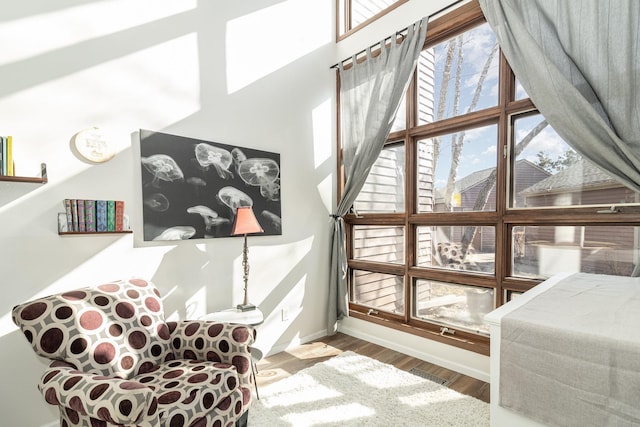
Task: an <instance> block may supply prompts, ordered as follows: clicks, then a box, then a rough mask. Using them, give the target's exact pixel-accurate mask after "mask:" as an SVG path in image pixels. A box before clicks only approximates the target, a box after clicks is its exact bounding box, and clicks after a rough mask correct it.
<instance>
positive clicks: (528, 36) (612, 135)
mask: <svg viewBox="0 0 640 427" xmlns="http://www.w3.org/2000/svg"><path fill="white" fill-rule="evenodd" d="M480 7H481V8H482V11H483V13H484V15H485V17H486V18H487V21H488V22H489V25H491V27H492V28H493V30H494V32H495V33H496V37H497V39H498V43H499V44H500V47H501V48H502V51H503V53H504V55H505V57H506V58H507V61H508V62H509V64H510V65H511V68H512V69H513V70H514V72H515V74H516V76H517V77H518V80H519V81H520V82H521V84H522V86H523V87H524V88H525V90H526V91H527V93H528V94H529V96H530V97H531V99H532V100H533V102H534V103H535V104H536V106H537V107H538V108H539V109H540V112H541V113H542V114H543V115H544V117H545V118H546V119H547V121H548V122H549V124H550V125H551V126H552V127H553V128H554V129H555V130H556V132H557V133H558V134H559V135H560V136H561V137H562V138H563V139H564V140H565V141H566V142H567V143H568V144H569V145H571V147H573V148H574V149H575V150H576V151H577V152H578V153H580V154H581V155H582V156H583V157H585V158H587V159H589V160H591V161H592V162H593V163H594V164H596V165H598V166H599V167H600V168H602V169H603V170H605V171H607V172H608V173H609V174H611V175H612V176H614V177H616V178H617V179H618V180H620V181H621V182H622V183H624V184H625V185H626V186H628V187H629V188H631V189H633V190H636V191H640V93H639V91H640V30H639V29H640V19H639V18H640V1H638V0H526V1H524V0H480Z"/></svg>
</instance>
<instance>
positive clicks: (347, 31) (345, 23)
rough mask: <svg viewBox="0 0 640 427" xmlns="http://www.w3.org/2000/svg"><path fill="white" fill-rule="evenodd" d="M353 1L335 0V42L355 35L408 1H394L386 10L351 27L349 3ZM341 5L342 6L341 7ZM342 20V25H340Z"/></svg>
mask: <svg viewBox="0 0 640 427" xmlns="http://www.w3.org/2000/svg"><path fill="white" fill-rule="evenodd" d="M352 1H353V0H336V42H338V41H340V40H344V39H345V38H347V37H349V36H350V35H352V34H354V33H356V32H357V31H359V30H361V29H362V28H364V27H366V26H367V25H369V24H371V23H372V22H374V21H376V20H378V19H380V18H382V17H383V16H385V15H386V14H388V13H389V12H391V11H392V10H394V9H397V8H398V7H400V6H402V5H403V4H405V3H407V2H408V1H409V0H396V1H395V3H393V4H392V5H390V6H389V7H387V8H386V9H383V10H381V11H380V12H378V13H377V14H375V15H373V16H372V17H370V18H369V19H367V20H365V21H364V22H361V23H360V24H358V25H356V26H353V25H352V22H351V21H352V18H351V3H352ZM341 3H342V5H341ZM341 20H342V24H341Z"/></svg>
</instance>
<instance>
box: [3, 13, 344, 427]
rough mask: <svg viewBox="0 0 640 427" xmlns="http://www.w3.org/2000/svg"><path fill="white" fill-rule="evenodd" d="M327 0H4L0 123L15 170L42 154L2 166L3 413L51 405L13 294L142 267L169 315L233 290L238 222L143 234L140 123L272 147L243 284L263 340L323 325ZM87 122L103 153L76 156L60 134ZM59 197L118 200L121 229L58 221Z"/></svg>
mask: <svg viewBox="0 0 640 427" xmlns="http://www.w3.org/2000/svg"><path fill="white" fill-rule="evenodd" d="M333 8H334V6H333V2H332V1H330V0H325V1H322V2H313V4H310V3H309V2H308V1H307V0H288V1H282V0H251V1H248V0H244V1H233V2H217V1H216V2H214V1H207V0H200V1H195V0H109V1H95V0H94V1H84V0H83V1H80V0H60V1H55V2H52V1H50V0H37V1H30V2H13V3H12V2H3V3H2V5H1V6H0V46H2V49H1V52H0V134H1V135H13V137H14V148H15V159H16V166H17V171H18V173H19V174H20V175H28V176H35V175H37V174H38V170H39V165H40V163H41V162H44V163H46V164H47V166H48V170H49V183H48V184H45V185H38V184H14V183H4V182H0V224H2V225H1V226H0V275H1V277H2V280H1V282H0V283H1V284H2V285H1V286H2V291H3V297H2V299H1V300H0V301H1V302H0V348H1V349H2V351H1V352H0V378H2V381H0V418H2V421H1V422H0V424H2V425H6V426H16V427H18V426H28V427H33V426H42V425H49V424H50V423H52V422H55V420H56V419H57V414H56V412H55V411H54V410H53V407H51V406H49V405H47V404H45V402H44V400H43V399H42V397H41V396H40V393H39V392H38V391H37V389H36V384H37V382H38V380H39V378H40V375H41V373H42V371H43V366H44V364H43V362H42V361H40V360H39V359H38V358H37V357H36V356H35V354H34V353H33V351H32V350H31V349H30V348H29V346H28V344H27V342H26V340H25V339H24V337H23V336H22V335H21V333H19V331H18V330H17V329H16V328H15V326H14V325H13V323H12V321H11V315H10V313H11V309H12V307H13V306H14V305H15V304H17V303H20V302H23V301H26V300H29V299H32V298H34V297H36V296H42V295H46V294H49V293H53V292H57V291H60V290H63V289H69V288H73V287H77V286H84V285H89V284H96V283H99V282H101V281H106V280H111V279H116V278H121V277H124V278H128V277H130V276H134V275H135V276H142V277H146V278H150V279H152V280H154V282H155V283H156V284H157V285H158V287H159V288H160V289H161V291H162V292H163V294H164V295H167V297H166V299H165V306H166V307H165V308H166V310H167V312H169V313H172V315H173V316H174V317H177V316H179V317H192V316H197V315H200V314H204V313H206V312H208V311H213V310H217V309H223V308H228V307H231V306H232V305H233V304H236V303H238V302H241V299H242V271H241V260H240V253H241V249H242V239H241V238H220V239H211V240H197V241H184V242H165V243H163V244H150V243H145V242H143V241H142V234H141V230H142V223H141V221H142V220H141V207H142V202H141V200H140V194H141V190H140V165H139V141H138V139H137V134H136V132H137V131H138V130H139V129H141V128H142V129H150V130H156V131H161V132H166V133H172V134H177V135H184V136H188V137H194V138H201V139H204V140H209V141H215V142H220V143H225V144H231V145H238V146H244V147H249V148H256V149H261V150H266V151H273V152H278V153H280V155H281V169H282V177H281V178H282V219H283V234H282V236H262V237H260V236H256V237H250V238H249V245H250V262H251V274H250V284H249V286H250V296H251V301H252V302H254V303H256V304H258V305H259V306H260V308H261V309H262V310H263V311H264V313H265V316H266V321H265V323H264V325H263V326H262V327H261V329H260V331H259V340H258V345H259V346H260V347H261V348H262V349H263V350H264V351H265V353H266V352H274V351H279V350H281V349H284V348H285V347H287V346H289V345H293V344H297V343H299V342H301V341H302V340H309V339H312V338H314V337H318V336H324V335H325V327H326V316H325V313H324V307H325V305H324V301H326V298H327V297H326V283H327V265H328V252H329V251H328V235H329V231H328V224H329V222H328V219H329V217H328V214H329V211H330V208H331V206H330V205H331V203H332V201H333V199H334V198H335V196H334V195H333V193H332V181H331V180H332V176H333V172H334V170H335V148H334V147H335V137H334V135H335V120H334V115H335V107H334V104H335V100H334V98H335V77H334V74H333V73H332V72H331V71H330V70H329V66H330V65H331V64H332V61H334V60H335V49H336V47H335V43H334V41H333V34H334V33H333V22H334V21H333V18H332V16H333ZM301 30H303V33H302V36H299V37H293V34H296V33H297V32H299V31H301ZM91 126H98V127H100V128H102V129H103V130H104V131H105V132H108V133H110V134H111V135H112V142H113V144H114V146H115V147H116V149H117V151H118V154H117V155H116V157H115V158H114V159H113V160H111V161H109V162H107V163H104V164H100V165H90V164H87V163H85V162H83V161H81V160H79V159H78V158H77V157H75V156H74V154H73V153H72V151H71V149H70V143H71V142H70V141H71V138H72V136H73V135H74V134H75V133H76V132H78V131H79V130H81V129H84V128H87V127H91ZM64 198H85V199H121V200H124V201H125V203H126V213H127V214H128V215H129V216H130V217H131V219H132V222H133V224H132V226H133V229H134V234H133V235H117V236H80V237H75V236H73V237H69V236H65V237H60V236H58V234H57V226H56V224H57V220H56V214H57V212H59V211H62V200H63V199H64ZM303 306H304V310H302V307H303ZM282 308H285V309H287V310H288V312H289V320H288V321H282V320H281V314H280V312H281V309H282Z"/></svg>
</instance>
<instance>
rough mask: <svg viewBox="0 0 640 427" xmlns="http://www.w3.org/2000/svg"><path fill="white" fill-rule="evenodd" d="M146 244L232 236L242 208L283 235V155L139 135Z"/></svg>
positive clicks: (269, 232)
mask: <svg viewBox="0 0 640 427" xmlns="http://www.w3.org/2000/svg"><path fill="white" fill-rule="evenodd" d="M140 162H141V168H140V169H141V171H142V172H141V173H142V198H143V200H142V202H143V203H142V216H143V222H144V240H145V241H152V240H187V239H209V238H217V237H229V236H230V235H231V229H232V226H233V222H234V219H235V212H236V208H237V207H238V206H252V207H253V211H254V213H255V216H256V218H257V219H258V221H259V222H260V225H261V226H262V228H263V229H264V233H261V234H262V235H280V234H282V220H281V203H280V154H278V153H271V152H267V151H261V150H255V149H251V148H246V147H236V146H232V145H226V144H221V143H218V142H211V141H203V140H199V139H194V138H188V137H184V136H177V135H170V134H166V133H161V132H154V131H149V130H142V129H141V130H140Z"/></svg>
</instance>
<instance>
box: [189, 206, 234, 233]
mask: <svg viewBox="0 0 640 427" xmlns="http://www.w3.org/2000/svg"><path fill="white" fill-rule="evenodd" d="M187 213H190V214H199V215H200V216H202V220H203V221H204V226H205V228H206V230H207V231H211V227H215V226H217V225H220V224H226V223H228V222H229V220H228V219H227V218H220V217H219V216H218V212H216V211H214V210H213V209H211V208H208V207H207V206H202V205H197V206H191V207H190V208H188V209H187Z"/></svg>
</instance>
